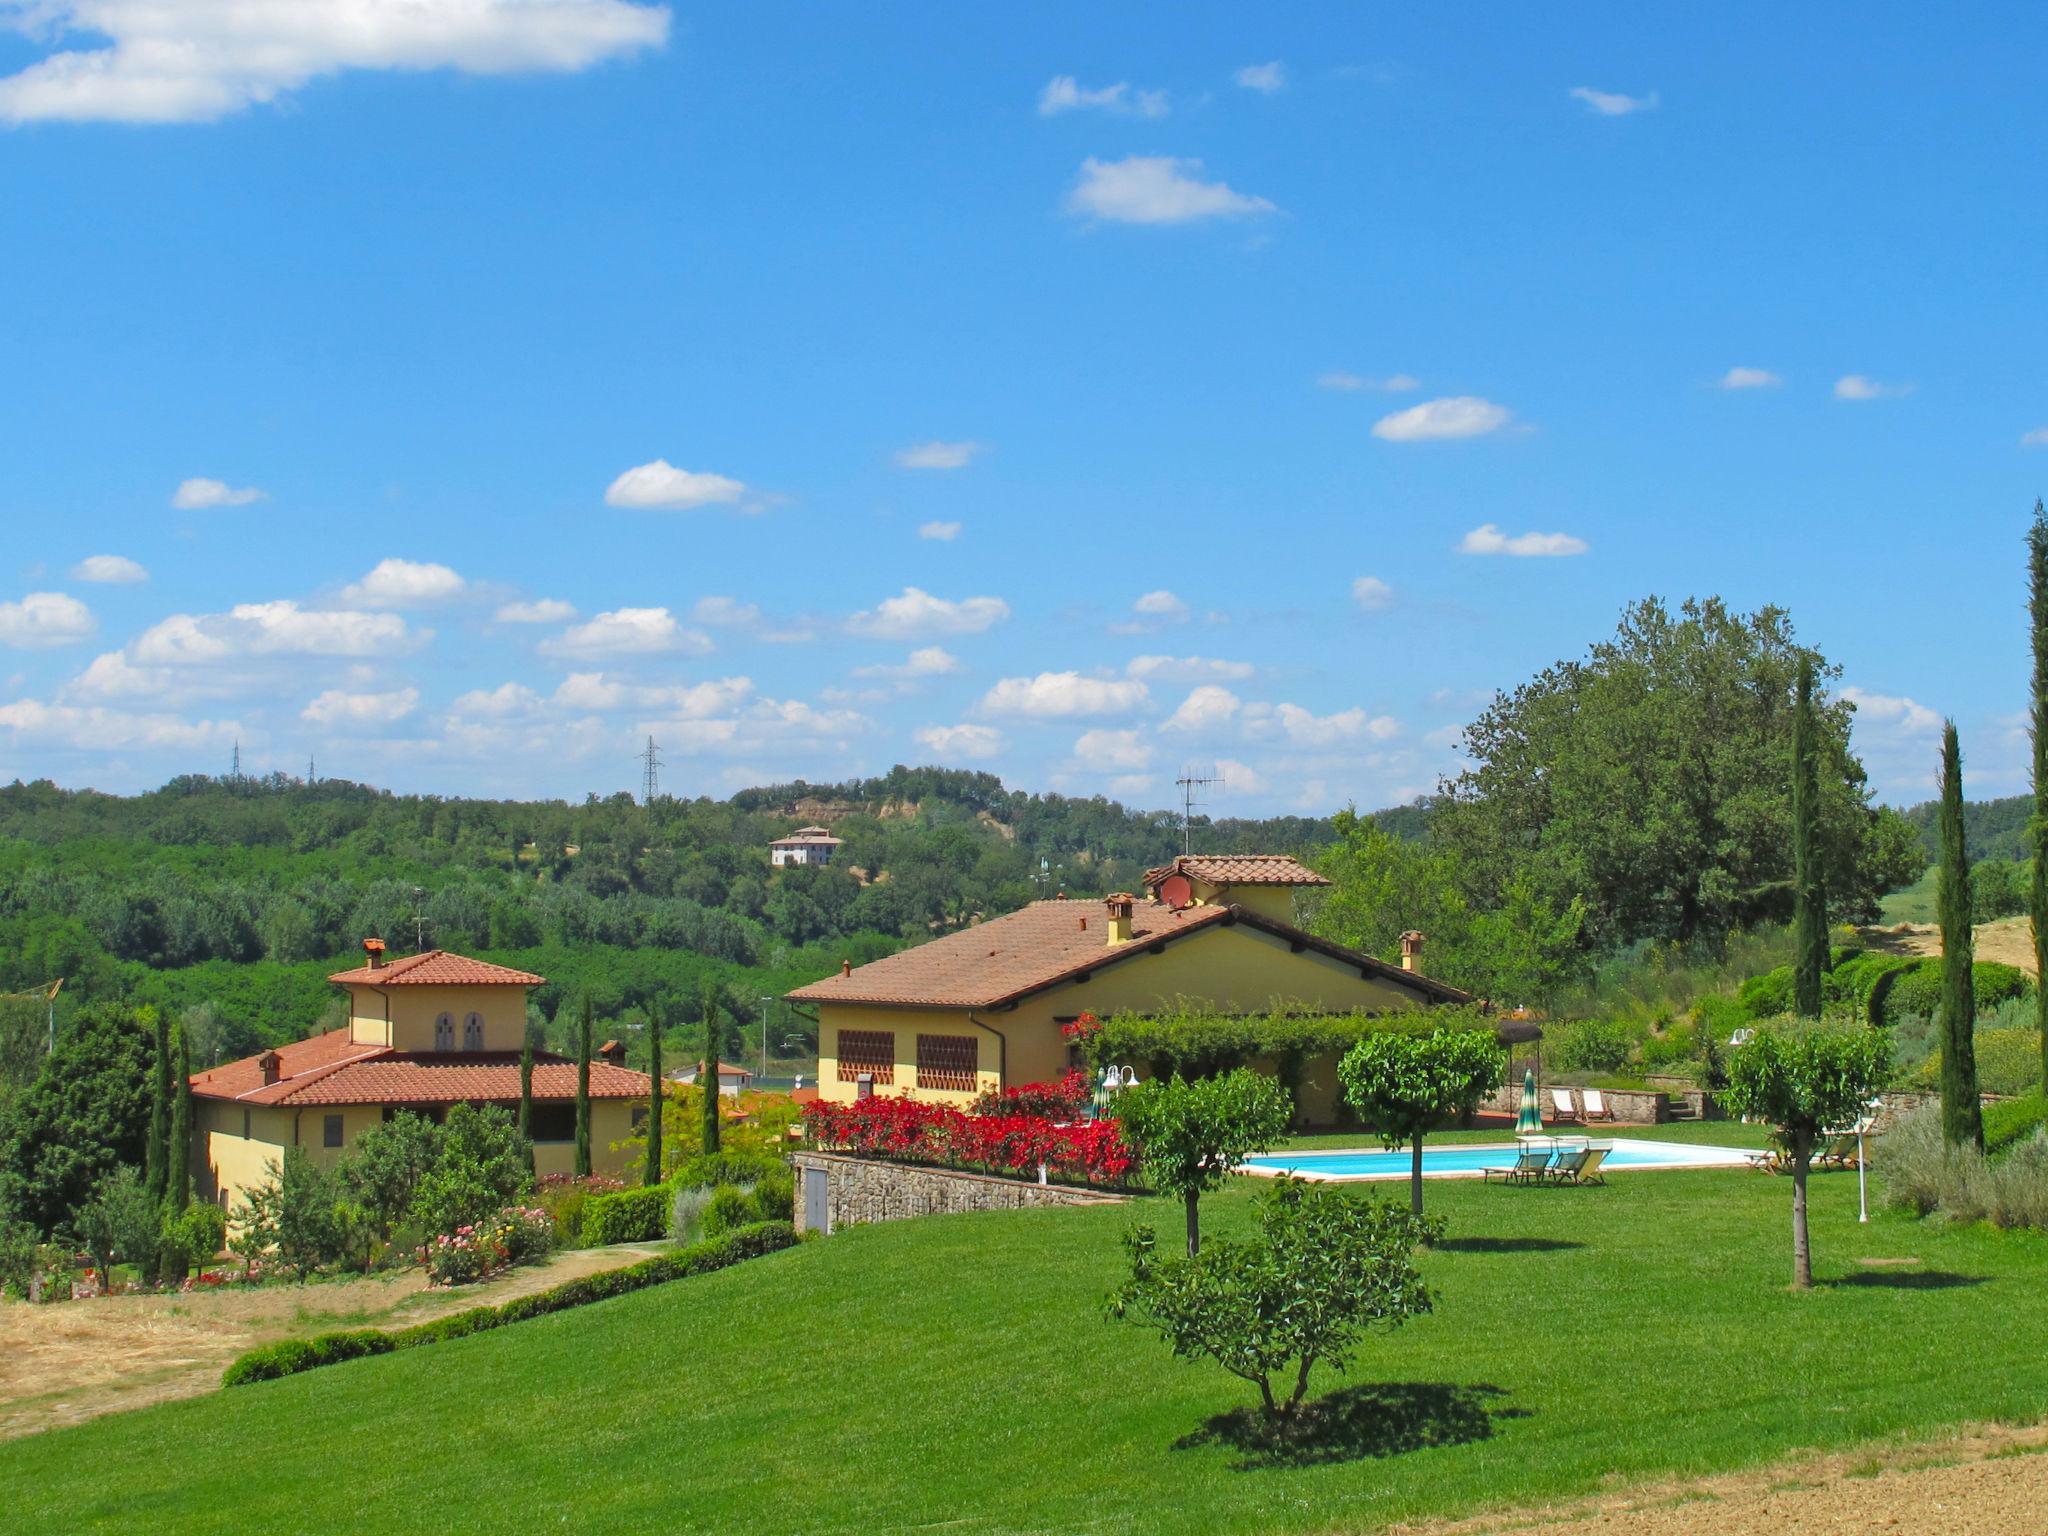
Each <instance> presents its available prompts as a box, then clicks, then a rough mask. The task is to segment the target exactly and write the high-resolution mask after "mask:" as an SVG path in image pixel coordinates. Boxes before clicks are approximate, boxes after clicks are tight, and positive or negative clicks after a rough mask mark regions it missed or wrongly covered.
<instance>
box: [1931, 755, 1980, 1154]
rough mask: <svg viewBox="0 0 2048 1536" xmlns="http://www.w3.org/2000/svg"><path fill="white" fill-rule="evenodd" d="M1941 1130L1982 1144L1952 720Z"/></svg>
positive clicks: (1943, 893)
mask: <svg viewBox="0 0 2048 1536" xmlns="http://www.w3.org/2000/svg"><path fill="white" fill-rule="evenodd" d="M1940 827H1941V875H1940V882H1939V886H1938V889H1937V895H1936V898H1935V899H1936V904H1937V906H1938V908H1939V910H1940V916H1941V1134H1942V1137H1943V1138H1944V1139H1945V1140H1946V1141H1947V1142H1948V1144H1949V1145H1950V1146H1952V1147H1963V1146H1972V1147H1976V1148H1977V1149H1978V1150H1979V1151H1981V1150H1983V1147H1984V1112H1983V1107H1982V1106H1981V1105H1980V1104H1979V1103H1978V1102H1977V1040H1976V1029H1977V999H1976V993H1975V991H1974V989H1973V985H1972V977H1971V965H1970V958H1971V957H1970V951H1971V945H1972V942H1973V936H1972V934H1971V930H1970V857H1969V854H1968V852H1967V851H1966V850H1965V848H1964V846H1963V755H1962V750H1961V748H1960V747H1958V746H1957V744H1956V723H1955V722H1954V721H1953V720H1951V721H1948V722H1947V724H1946V725H1945V726H1944V727H1943V729H1942V733H1941V811H1940Z"/></svg>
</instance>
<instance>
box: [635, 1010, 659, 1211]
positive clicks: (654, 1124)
mask: <svg viewBox="0 0 2048 1536" xmlns="http://www.w3.org/2000/svg"><path fill="white" fill-rule="evenodd" d="M649 1013H650V1015H651V1017H650V1018H649V1020H648V1025H647V1030H648V1033H647V1083H648V1087H647V1176H646V1177H645V1178H643V1179H642V1180H641V1181H640V1182H641V1183H643V1184H659V1183H660V1182H661V1005H660V1004H659V1003H657V1004H656V1005H655V1006H654V1007H653V1008H652V1009H650V1010H649Z"/></svg>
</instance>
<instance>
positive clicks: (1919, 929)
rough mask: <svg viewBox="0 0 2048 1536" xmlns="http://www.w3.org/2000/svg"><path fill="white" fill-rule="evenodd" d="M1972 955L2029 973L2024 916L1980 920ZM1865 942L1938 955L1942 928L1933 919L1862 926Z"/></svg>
mask: <svg viewBox="0 0 2048 1536" xmlns="http://www.w3.org/2000/svg"><path fill="white" fill-rule="evenodd" d="M1974 937H1975V949H1974V953H1975V957H1976V958H1977V959H1979V960H1996V961H1997V962H1998V963H1999V964H2000V965H2016V966H2018V967H2019V968H2020V969H2021V970H2023V971H2025V972H2026V973H2027V974H2028V975H2030V976H2031V975H2032V974H2033V973H2034V930H2033V926H2032V924H2031V923H2030V922H2029V920H2028V919H2026V918H2024V917H2001V918H2000V919H1999V920H1998V921H1997V922H1995V923H1980V924H1979V925H1978V927H1977V931H1976V934H1975V936H1974ZM1863 939H1864V942H1866V943H1867V944H1869V945H1870V946H1871V947H1872V948H1873V949H1882V950H1888V951H1890V952H1892V953H1894V954H1901V955H1938V954H1940V953H1941V930H1940V929H1939V928H1937V927H1936V926H1935V925H1934V924H1932V923H1900V924H1899V925H1898V926H1897V927H1894V928H1865V929H1864V930H1863Z"/></svg>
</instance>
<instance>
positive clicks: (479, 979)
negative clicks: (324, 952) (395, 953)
mask: <svg viewBox="0 0 2048 1536" xmlns="http://www.w3.org/2000/svg"><path fill="white" fill-rule="evenodd" d="M327 979H328V980H329V981H338V982H341V983H342V984H343V985H344V986H359V987H363V986H367V987H401V986H415V987H538V986H541V985H544V984H545V983H546V981H547V977H545V976H536V975H534V974H533V972H531V971H515V970H513V969H512V967H510V966H509V965H493V964H491V963H490V961H488V960H472V959H470V958H469V956H467V955H452V954H450V953H449V952H448V951H447V950H445V949H430V950H428V951H427V952H426V953H425V954H421V955H407V956H406V957H405V958H404V959H402V960H392V961H389V962H387V963H385V964H383V965H378V966H368V965H361V966H357V967H356V968H355V969H354V970H352V971H336V972H335V973H334V974H333V975H332V976H330V977H328V978H327Z"/></svg>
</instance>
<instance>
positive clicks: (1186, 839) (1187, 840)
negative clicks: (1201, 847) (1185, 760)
mask: <svg viewBox="0 0 2048 1536" xmlns="http://www.w3.org/2000/svg"><path fill="white" fill-rule="evenodd" d="M1173 782H1174V783H1175V784H1177V785H1178V786H1179V787H1180V831H1181V843H1180V851H1181V856H1182V857H1183V858H1185V857H1187V856H1188V855H1189V854H1191V853H1193V852H1194V851H1195V801H1197V800H1198V799H1200V798H1201V792H1202V791H1203V790H1205V789H1209V788H1212V787H1213V788H1216V789H1221V788H1222V787H1223V775H1222V774H1220V773H1218V772H1216V771H1215V770H1214V769H1211V770H1210V773H1209V776H1208V777H1206V778H1205V777H1203V776H1201V775H1199V774H1197V773H1196V772H1195V770H1194V769H1192V768H1183V769H1182V770H1181V775H1180V777H1179V778H1177V779H1175V780H1174V781H1173Z"/></svg>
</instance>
